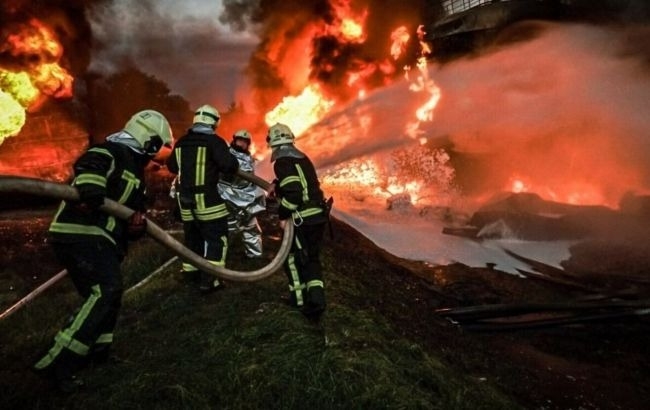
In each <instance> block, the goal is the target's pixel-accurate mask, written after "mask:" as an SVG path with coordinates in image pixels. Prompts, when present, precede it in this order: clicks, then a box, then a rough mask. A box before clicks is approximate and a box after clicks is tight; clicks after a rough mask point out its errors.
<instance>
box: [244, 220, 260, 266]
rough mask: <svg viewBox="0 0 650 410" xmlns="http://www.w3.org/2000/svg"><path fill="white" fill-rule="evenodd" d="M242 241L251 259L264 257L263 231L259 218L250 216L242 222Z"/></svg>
mask: <svg viewBox="0 0 650 410" xmlns="http://www.w3.org/2000/svg"><path fill="white" fill-rule="evenodd" d="M240 229H241V232H242V240H243V242H244V249H245V251H246V256H247V257H249V258H259V257H261V256H262V229H261V228H260V225H259V223H258V222H257V218H256V217H255V216H250V218H248V219H245V220H243V221H242V222H241V227H240Z"/></svg>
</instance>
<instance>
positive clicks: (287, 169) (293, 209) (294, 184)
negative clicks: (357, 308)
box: [266, 123, 329, 320]
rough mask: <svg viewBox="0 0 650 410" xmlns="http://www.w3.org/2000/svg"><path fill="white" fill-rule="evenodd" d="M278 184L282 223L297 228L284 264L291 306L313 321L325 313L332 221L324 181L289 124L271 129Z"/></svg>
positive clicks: (269, 139)
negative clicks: (325, 261) (323, 256)
mask: <svg viewBox="0 0 650 410" xmlns="http://www.w3.org/2000/svg"><path fill="white" fill-rule="evenodd" d="M266 140H267V143H268V145H269V146H270V147H271V149H272V154H271V161H272V162H274V164H273V170H274V172H275V177H276V179H275V181H274V182H273V186H272V188H271V190H270V192H271V194H272V195H274V196H275V197H276V198H277V200H278V202H279V206H278V218H279V219H280V221H281V224H284V223H293V224H294V226H295V230H294V232H295V233H294V238H293V243H292V246H291V250H290V252H289V255H288V256H287V259H286V261H285V264H284V268H285V272H286V274H287V278H288V279H289V298H290V303H291V305H293V306H295V307H298V308H300V309H301V311H302V312H303V313H304V314H305V316H307V317H308V318H309V319H316V320H317V319H318V318H319V317H320V315H321V314H322V313H323V312H324V311H325V306H326V302H325V283H324V280H323V273H322V268H321V261H320V251H321V244H322V240H323V234H324V231H325V226H326V224H327V222H328V220H329V207H328V204H327V203H326V202H325V199H324V196H323V191H322V190H321V189H320V182H319V181H318V176H317V174H316V170H315V168H314V165H313V164H312V162H311V160H310V159H309V158H308V157H307V155H305V154H304V153H303V152H302V151H300V150H299V149H298V148H296V146H295V145H294V140H295V137H294V134H293V132H292V131H291V129H290V128H289V127H288V126H287V125H285V124H280V123H278V124H275V125H273V126H271V127H270V128H269V131H268V135H267V138H266Z"/></svg>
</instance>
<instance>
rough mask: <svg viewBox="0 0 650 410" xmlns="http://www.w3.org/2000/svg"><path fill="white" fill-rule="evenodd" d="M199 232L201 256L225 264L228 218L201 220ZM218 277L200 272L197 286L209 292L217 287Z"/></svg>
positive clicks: (220, 264) (218, 283) (218, 284)
mask: <svg viewBox="0 0 650 410" xmlns="http://www.w3.org/2000/svg"><path fill="white" fill-rule="evenodd" d="M200 229H201V234H202V236H203V238H204V251H203V257H204V258H205V259H207V260H208V261H209V262H210V263H212V264H213V265H216V266H222V267H223V266H226V255H227V253H228V219H227V218H226V217H222V218H217V219H214V220H212V221H202V222H201V224H200ZM220 285H221V282H220V281H219V279H218V278H217V277H216V276H214V275H212V274H209V273H207V272H201V282H200V284H199V288H200V289H201V291H203V292H210V291H212V290H215V289H217V288H219V287H220Z"/></svg>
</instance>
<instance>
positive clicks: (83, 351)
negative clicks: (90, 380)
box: [34, 238, 123, 379]
mask: <svg viewBox="0 0 650 410" xmlns="http://www.w3.org/2000/svg"><path fill="white" fill-rule="evenodd" d="M52 245H53V248H54V252H55V254H56V256H57V258H58V259H59V261H60V262H61V264H63V266H65V268H66V269H67V270H68V273H69V275H70V278H71V279H72V282H73V283H74V286H75V288H76V289H77V291H78V292H79V294H80V295H81V296H82V297H84V298H85V302H84V304H83V305H82V306H81V308H80V309H79V310H78V311H77V312H76V313H75V314H74V315H73V316H72V317H71V318H70V319H69V321H68V323H67V324H66V326H65V327H64V328H63V329H62V330H61V331H59V332H58V333H57V335H56V336H55V338H54V345H53V346H52V347H51V348H50V350H49V351H48V352H47V354H45V355H44V356H43V357H42V358H41V359H40V360H39V361H38V362H37V363H36V364H35V365H34V368H35V369H36V370H45V371H47V370H52V371H53V373H54V374H55V376H56V377H57V378H59V379H61V378H66V377H69V376H71V375H72V374H73V373H74V372H75V371H76V370H78V369H79V367H81V366H83V364H85V362H86V360H87V358H88V355H89V354H92V355H94V354H99V355H101V356H104V355H106V354H107V353H108V350H109V348H110V346H111V345H112V343H113V329H114V328H115V324H116V322H117V317H118V313H119V310H120V306H121V301H122V291H123V290H122V275H121V273H120V263H121V261H122V255H121V254H119V253H118V252H117V249H116V247H115V245H113V244H111V243H109V242H108V241H106V240H104V239H101V238H100V239H98V240H92V239H91V240H90V241H87V242H74V243H53V244H52Z"/></svg>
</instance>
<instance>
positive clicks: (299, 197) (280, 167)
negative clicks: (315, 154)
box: [273, 156, 327, 225]
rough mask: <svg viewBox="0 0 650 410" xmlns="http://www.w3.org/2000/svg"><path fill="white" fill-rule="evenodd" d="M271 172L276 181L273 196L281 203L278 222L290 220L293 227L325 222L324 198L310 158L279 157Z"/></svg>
mask: <svg viewBox="0 0 650 410" xmlns="http://www.w3.org/2000/svg"><path fill="white" fill-rule="evenodd" d="M273 170H274V171H275V176H276V178H277V186H276V194H277V196H278V197H279V199H280V206H279V208H278V217H279V218H280V219H287V218H289V217H290V216H293V218H294V220H296V223H298V224H300V223H305V224H306V225H311V224H317V223H325V222H326V221H327V216H326V214H325V209H324V203H325V202H324V200H325V198H324V196H323V191H322V190H321V189H320V182H319V181H318V176H317V174H316V170H315V168H314V165H313V164H312V162H311V160H310V159H309V158H307V157H306V156H305V157H303V158H293V157H281V158H278V159H277V160H276V161H275V163H274V165H273Z"/></svg>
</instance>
